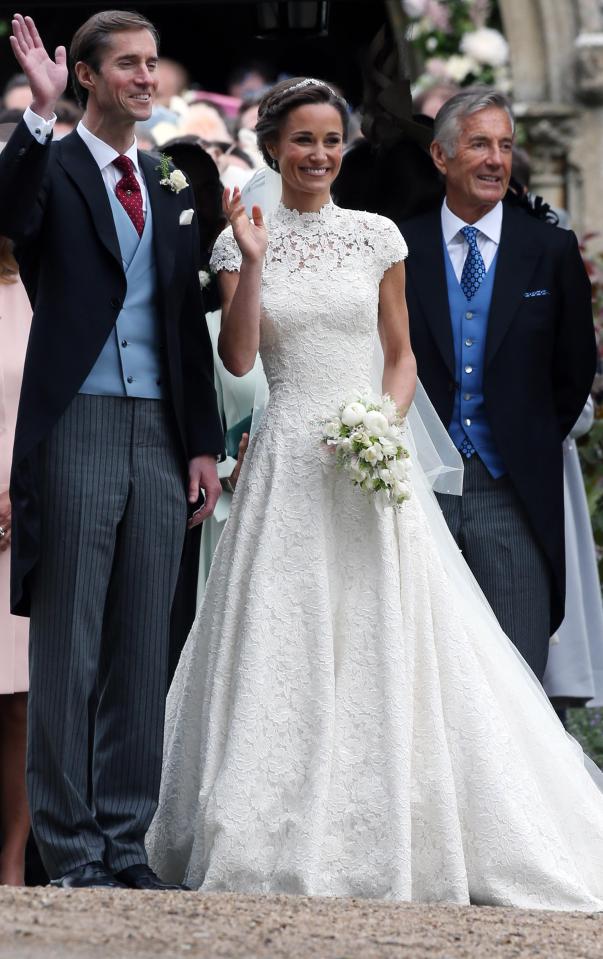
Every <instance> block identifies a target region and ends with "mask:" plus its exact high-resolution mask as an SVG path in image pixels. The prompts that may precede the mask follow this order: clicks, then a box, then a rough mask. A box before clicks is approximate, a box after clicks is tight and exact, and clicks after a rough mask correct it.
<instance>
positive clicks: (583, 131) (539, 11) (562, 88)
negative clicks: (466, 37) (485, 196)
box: [499, 0, 603, 248]
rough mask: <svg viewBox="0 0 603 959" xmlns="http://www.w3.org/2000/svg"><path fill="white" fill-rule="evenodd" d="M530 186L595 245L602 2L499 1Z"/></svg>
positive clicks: (601, 204)
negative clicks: (529, 162)
mask: <svg viewBox="0 0 603 959" xmlns="http://www.w3.org/2000/svg"><path fill="white" fill-rule="evenodd" d="M499 6H500V10H501V16H502V20H503V25H504V29H505V34H506V36H507V39H508V41H509V44H510V49H511V72H512V76H513V92H514V99H515V104H516V111H517V114H518V117H519V118H520V119H521V121H522V127H523V131H524V135H525V137H526V144H525V145H526V148H527V149H528V151H529V152H530V155H531V157H532V161H533V180H532V189H533V190H534V192H536V193H540V194H541V195H542V196H544V197H545V199H546V200H548V201H549V202H550V203H552V204H554V205H555V206H561V207H565V208H566V209H567V210H568V211H569V213H570V217H571V222H572V226H573V228H574V229H575V230H576V232H577V233H579V234H583V233H585V232H599V231H600V232H601V237H599V238H598V240H597V241H596V245H597V246H598V247H599V248H603V188H602V187H603V2H601V0H499Z"/></svg>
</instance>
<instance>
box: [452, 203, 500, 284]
mask: <svg viewBox="0 0 603 959" xmlns="http://www.w3.org/2000/svg"><path fill="white" fill-rule="evenodd" d="M502 216H503V206H502V202H501V201H499V202H498V203H497V204H496V206H495V207H494V209H493V210H490V212H489V213H486V215H485V216H483V217H482V218H481V220H477V222H476V223H465V221H464V220H461V219H460V217H458V216H457V215H456V214H455V213H453V212H452V210H451V209H450V208H449V206H448V204H447V203H446V200H444V202H443V204H442V234H443V236H444V243H445V244H446V249H447V250H448V255H449V256H450V261H451V263H452V268H453V270H454V272H455V275H456V278H457V280H458V281H459V283H460V281H461V276H462V273H463V266H464V264H465V259H466V257H467V253H468V252H469V246H468V244H467V241H466V239H465V237H464V236H463V234H462V233H461V232H460V231H461V230H462V229H463V227H464V226H474V227H475V229H476V230H477V237H476V239H477V248H478V250H479V251H480V253H481V255H482V259H483V261H484V266H485V268H486V272H487V271H488V270H489V269H490V266H491V264H492V260H493V259H494V257H495V256H496V252H497V250H498V245H499V243H500V231H501V229H502Z"/></svg>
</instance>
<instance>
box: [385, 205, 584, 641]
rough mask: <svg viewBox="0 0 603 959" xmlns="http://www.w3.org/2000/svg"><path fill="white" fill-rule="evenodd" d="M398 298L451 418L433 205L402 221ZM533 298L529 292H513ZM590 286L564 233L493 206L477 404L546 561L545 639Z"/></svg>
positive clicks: (557, 613) (556, 585)
mask: <svg viewBox="0 0 603 959" xmlns="http://www.w3.org/2000/svg"><path fill="white" fill-rule="evenodd" d="M400 229H401V231H402V233H403V235H404V237H405V239H406V241H407V243H408V248H409V256H408V259H407V260H406V298H407V302H408V311H409V317H410V336H411V342H412V347H413V350H414V353H415V356H416V358H417V366H418V374H419V377H420V379H421V381H422V383H423V386H424V387H425V389H426V390H427V394H428V396H429V398H430V399H431V402H432V403H433V405H434V406H435V408H436V410H437V412H438V415H439V416H440V418H441V420H442V421H443V423H444V424H445V425H446V426H448V425H449V424H450V421H451V419H452V412H453V404H454V394H455V389H456V384H455V363H454V347H453V339H452V327H451V320H450V310H449V306H448V293H447V286H446V272H445V261H444V241H443V236H442V227H441V213H440V209H437V210H435V211H433V212H430V213H427V214H424V215H422V216H419V217H415V218H413V219H410V220H406V221H405V222H402V223H401V224H400ZM534 291H541V295H538V296H525V295H524V294H526V293H530V292H534ZM596 357H597V354H596V346H595V337H594V329H593V315H592V305H591V288H590V282H589V279H588V276H587V274H586V270H585V268H584V264H583V262H582V257H581V255H580V251H579V249H578V244H577V241H576V237H575V235H574V234H573V233H572V232H571V231H570V230H562V229H559V228H557V227H553V226H551V225H550V224H548V223H544V222H542V221H540V220H537V219H535V218H534V217H532V216H530V215H528V214H527V213H525V212H524V211H523V210H521V209H518V208H516V207H513V206H510V205H508V204H507V203H506V202H505V203H504V204H503V220H502V232H501V238H500V246H499V250H498V260H497V266H496V276H495V280H494V289H493V293H492V304H491V308H490V316H489V321H488V334H487V342H486V356H485V370H484V380H483V392H484V402H485V406H486V412H487V415H488V421H489V423H490V427H491V430H492V434H493V437H494V440H495V442H496V445H497V448H498V451H499V453H500V455H501V456H502V459H503V461H504V463H505V466H506V469H507V472H508V476H509V479H510V481H511V483H512V485H513V487H514V489H515V492H516V493H517V496H518V497H519V499H520V501H521V503H522V504H523V506H524V508H525V510H526V513H527V517H528V520H529V522H530V523H531V526H532V529H533V531H534V534H535V536H536V539H537V540H538V542H539V543H540V545H541V547H542V549H543V551H544V554H545V556H546V558H547V559H548V562H549V564H550V568H551V570H552V576H553V590H552V603H551V633H553V632H554V631H555V629H557V627H558V626H559V624H560V623H561V620H562V619H563V615H564V602H565V542H564V511H563V451H562V445H561V444H562V441H563V439H564V438H565V437H566V436H567V434H568V433H569V431H570V430H571V428H572V426H573V425H574V423H575V422H576V420H577V419H578V416H579V414H580V413H581V411H582V408H583V406H584V404H585V402H586V399H587V397H588V395H589V392H590V389H591V387H592V382H593V377H594V374H595V368H596Z"/></svg>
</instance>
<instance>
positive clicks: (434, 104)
mask: <svg viewBox="0 0 603 959" xmlns="http://www.w3.org/2000/svg"><path fill="white" fill-rule="evenodd" d="M460 89H461V88H460V87H459V86H458V85H457V84H456V83H435V84H434V85H433V86H431V87H428V88H427V89H426V90H422V91H421V92H420V93H417V95H416V96H415V97H413V101H412V105H413V111H414V112H415V113H421V114H422V115H423V116H424V117H431V118H432V119H434V118H435V116H436V114H437V112H438V110H439V109H440V107H442V106H444V104H445V103H446V101H447V100H450V97H454V96H456V94H457V93H459V92H460Z"/></svg>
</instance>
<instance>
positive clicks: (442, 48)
mask: <svg viewBox="0 0 603 959" xmlns="http://www.w3.org/2000/svg"><path fill="white" fill-rule="evenodd" d="M402 9H403V10H404V12H405V14H406V16H407V17H408V33H407V38H408V40H409V41H410V43H411V44H412V45H413V46H414V47H415V48H416V49H417V51H418V52H419V54H420V58H421V60H422V61H423V72H422V73H421V75H420V76H419V77H418V78H417V80H416V82H415V83H414V85H413V93H414V94H416V93H419V92H420V91H422V90H428V89H429V88H430V87H431V86H433V85H434V84H435V83H455V84H458V85H460V86H466V85H468V84H475V83H483V84H487V85H490V86H491V85H494V86H496V87H498V88H499V89H500V90H504V91H508V90H509V89H510V85H511V80H510V73H509V45H508V43H507V41H506V40H505V38H504V36H503V34H502V33H501V32H500V30H499V29H497V27H499V26H500V15H499V12H498V3H497V2H496V0H402Z"/></svg>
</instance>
